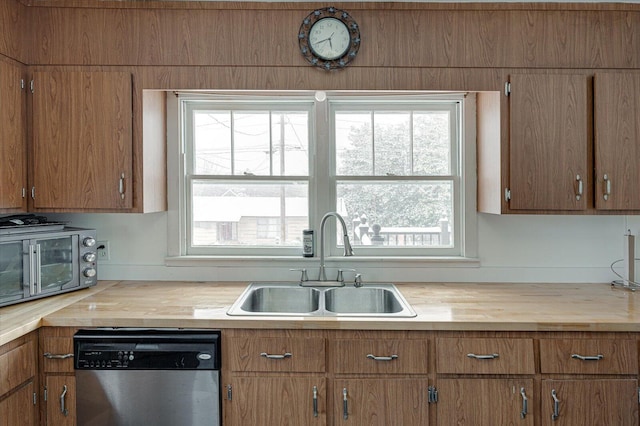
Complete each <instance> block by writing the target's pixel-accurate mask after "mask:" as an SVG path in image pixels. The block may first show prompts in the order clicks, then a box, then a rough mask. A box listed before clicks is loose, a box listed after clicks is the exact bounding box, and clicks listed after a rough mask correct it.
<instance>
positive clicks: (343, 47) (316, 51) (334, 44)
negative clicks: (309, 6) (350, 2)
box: [298, 7, 360, 71]
mask: <svg viewBox="0 0 640 426" xmlns="http://www.w3.org/2000/svg"><path fill="white" fill-rule="evenodd" d="M298 44H299V45H300V52H301V53H302V56H304V58H305V59H306V60H307V61H308V62H309V63H310V64H311V65H314V66H317V67H319V68H322V69H324V70H327V71H328V70H333V69H339V68H344V67H346V66H347V65H349V64H350V63H351V61H353V60H354V59H355V58H356V55H357V54H358V49H360V28H359V27H358V24H357V23H356V21H355V20H354V19H353V18H352V17H351V15H349V14H348V13H347V12H345V11H344V10H340V9H336V8H335V7H326V8H324V9H317V10H314V11H313V12H311V13H310V14H309V15H308V16H307V17H306V18H304V20H303V21H302V25H300V31H298Z"/></svg>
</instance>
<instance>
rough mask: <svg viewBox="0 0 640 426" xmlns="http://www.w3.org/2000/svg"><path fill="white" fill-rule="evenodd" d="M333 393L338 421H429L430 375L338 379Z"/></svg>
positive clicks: (373, 424) (379, 424)
mask: <svg viewBox="0 0 640 426" xmlns="http://www.w3.org/2000/svg"><path fill="white" fill-rule="evenodd" d="M332 393H333V395H332V399H333V407H334V413H333V419H334V422H335V423H334V424H344V425H363V426H364V425H367V426H414V425H415V426H418V425H428V424H429V405H428V382H427V380H426V379H410V378H405V379H398V378H396V379H388V380H387V379H382V378H376V379H336V380H335V381H334V384H333V386H332ZM345 399H346V403H345Z"/></svg>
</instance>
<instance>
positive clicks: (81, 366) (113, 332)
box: [73, 329, 220, 370]
mask: <svg viewBox="0 0 640 426" xmlns="http://www.w3.org/2000/svg"><path fill="white" fill-rule="evenodd" d="M73 340H74V356H75V368H76V369H77V370H85V369H92V370H94V369H132V370H134V369H135V370H156V369H163V370H179V369H186V370H219V369H220V332H216V331H202V330H173V329H171V330H168V329H154V330H146V329H145V330H142V329H96V330H79V331H78V332H77V333H76V335H75V336H74V339H73Z"/></svg>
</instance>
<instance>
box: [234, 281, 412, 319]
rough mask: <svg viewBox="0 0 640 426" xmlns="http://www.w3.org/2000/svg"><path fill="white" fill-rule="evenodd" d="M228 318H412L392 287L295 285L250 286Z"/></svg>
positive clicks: (277, 283)
mask: <svg viewBox="0 0 640 426" xmlns="http://www.w3.org/2000/svg"><path fill="white" fill-rule="evenodd" d="M227 314H228V315H238V316H241V315H249V316H327V317H331V316H334V317H338V316H340V317H344V316H352V317H399V318H411V317H415V316H416V314H415V312H414V311H413V309H412V308H411V306H410V305H409V303H407V301H406V300H405V299H404V297H403V296H402V294H401V293H400V291H399V290H398V288H397V287H396V286H395V285H394V284H390V283H385V284H365V285H364V286H362V287H353V286H345V287H302V286H300V285H299V283H289V282H254V283H251V284H249V285H248V286H247V288H246V290H245V291H244V292H243V293H242V294H241V295H240V297H238V299H237V300H236V301H235V303H234V304H233V306H231V308H230V309H229V311H228V312H227Z"/></svg>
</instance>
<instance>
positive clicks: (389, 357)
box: [329, 339, 428, 374]
mask: <svg viewBox="0 0 640 426" xmlns="http://www.w3.org/2000/svg"><path fill="white" fill-rule="evenodd" d="M329 358H330V360H331V361H330V362H331V370H332V371H335V372H336V373H365V374H366V373H373V374H406V373H427V371H428V362H427V361H428V342H427V340H407V339H337V340H332V341H330V342H329Z"/></svg>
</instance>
